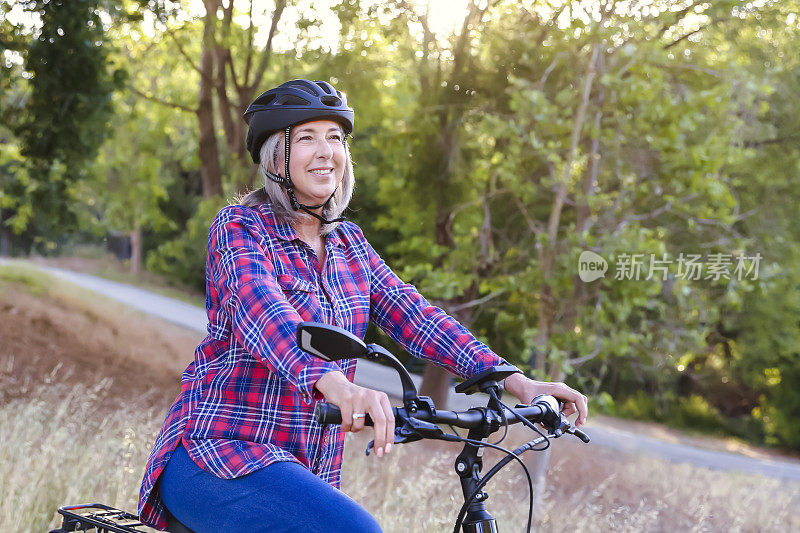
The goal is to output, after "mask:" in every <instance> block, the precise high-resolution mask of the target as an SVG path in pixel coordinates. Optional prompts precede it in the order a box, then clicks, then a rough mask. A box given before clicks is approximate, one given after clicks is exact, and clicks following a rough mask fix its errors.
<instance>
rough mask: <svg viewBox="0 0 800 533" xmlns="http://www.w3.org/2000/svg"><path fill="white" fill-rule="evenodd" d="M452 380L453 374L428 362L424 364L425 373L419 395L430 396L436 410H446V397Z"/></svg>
mask: <svg viewBox="0 0 800 533" xmlns="http://www.w3.org/2000/svg"><path fill="white" fill-rule="evenodd" d="M452 380H453V374H452V373H450V371H449V370H447V369H445V368H442V367H440V366H439V365H435V364H433V363H431V362H430V361H429V362H427V363H426V365H425V372H424V373H423V374H422V385H421V386H420V389H419V393H420V395H422V396H430V397H431V399H432V400H433V403H434V404H435V405H436V407H437V408H439V409H447V396H448V394H449V392H450V382H451V381H452Z"/></svg>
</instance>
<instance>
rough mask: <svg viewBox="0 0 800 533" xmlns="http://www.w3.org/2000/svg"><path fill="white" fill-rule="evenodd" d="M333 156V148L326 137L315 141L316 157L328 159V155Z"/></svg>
mask: <svg viewBox="0 0 800 533" xmlns="http://www.w3.org/2000/svg"><path fill="white" fill-rule="evenodd" d="M332 156H333V148H332V147H331V145H330V143H329V142H328V141H327V139H321V140H318V141H317V157H324V158H325V159H328V158H329V157H332Z"/></svg>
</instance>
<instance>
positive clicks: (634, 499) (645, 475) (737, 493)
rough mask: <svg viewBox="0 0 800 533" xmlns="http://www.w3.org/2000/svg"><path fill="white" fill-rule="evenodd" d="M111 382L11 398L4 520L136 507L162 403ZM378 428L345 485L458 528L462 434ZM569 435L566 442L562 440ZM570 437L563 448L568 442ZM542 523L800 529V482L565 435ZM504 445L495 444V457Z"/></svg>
mask: <svg viewBox="0 0 800 533" xmlns="http://www.w3.org/2000/svg"><path fill="white" fill-rule="evenodd" d="M112 391H113V386H112V384H111V383H110V382H108V381H105V382H100V383H97V384H94V385H92V386H80V385H71V386H66V385H61V384H58V383H42V384H40V385H39V386H38V387H35V388H33V389H32V390H30V391H29V392H30V393H29V394H27V395H26V397H24V398H19V397H18V398H16V399H12V400H11V401H9V402H8V403H6V404H4V405H2V406H0V449H2V450H3V461H2V463H0V487H3V498H2V500H0V530H2V531H14V532H37V533H38V532H42V531H47V530H48V528H51V527H54V526H56V525H57V523H58V520H57V519H56V516H55V509H56V508H57V507H58V506H59V505H63V504H67V503H82V502H103V503H108V504H110V505H114V506H117V507H120V508H123V509H126V510H134V509H135V507H136V498H137V490H138V486H139V482H140V479H141V473H142V467H143V465H144V462H145V460H146V458H147V454H148V452H149V450H150V446H151V445H152V440H153V437H154V433H155V431H156V430H157V429H158V427H159V424H160V423H161V417H162V413H161V412H155V411H153V410H151V409H147V408H144V407H143V406H142V405H137V404H135V403H129V404H127V406H126V407H124V408H122V409H118V410H117V411H115V412H114V414H113V415H106V416H102V415H101V416H98V415H97V414H96V413H104V412H107V411H106V409H105V408H104V404H105V402H106V401H107V399H108V398H109V394H110V393H112ZM367 438H368V435H367V434H366V432H365V433H364V434H363V435H357V436H351V437H349V438H348V446H347V451H346V458H345V471H344V474H343V475H344V487H343V489H344V490H345V492H347V493H348V494H350V495H351V496H353V497H354V498H355V499H356V500H358V501H359V502H361V503H362V504H363V505H364V506H365V507H366V508H367V509H368V510H369V511H370V512H371V513H373V514H374V515H375V516H376V517H377V519H378V521H379V522H380V523H381V524H382V525H383V527H384V529H385V530H386V531H387V533H392V532H400V531H406V530H407V529H408V528H409V527H410V528H412V529H415V530H421V531H450V530H451V529H452V524H453V521H454V520H455V515H456V512H457V511H458V508H459V501H460V497H461V496H460V492H459V488H458V483H457V479H456V477H455V474H453V473H452V463H453V460H454V458H455V455H456V454H457V453H458V447H457V446H453V445H438V444H437V445H433V446H427V445H421V444H419V443H415V444H411V445H408V446H399V447H397V448H395V450H394V451H393V452H392V453H391V454H390V455H389V456H387V457H385V458H383V459H375V458H374V457H370V458H366V457H364V456H363V449H364V444H365V443H366V440H367ZM559 445H561V446H559ZM559 448H560V450H559ZM554 449H555V450H556V453H554V457H553V462H552V466H551V474H550V480H549V485H548V489H547V492H546V494H545V495H544V497H543V502H542V504H541V508H540V509H539V510H538V511H537V520H536V530H538V531H565V532H566V531H576V530H582V531H609V530H613V531H798V530H800V513H799V512H798V511H799V510H800V485H798V484H791V483H785V482H780V481H777V480H773V479H768V478H763V477H755V476H744V475H738V474H731V473H724V472H713V471H709V470H705V469H700V468H695V467H690V466H687V465H674V464H670V463H666V462H663V461H660V460H656V459H651V458H644V457H638V456H634V457H625V458H614V457H613V456H612V455H611V454H610V453H609V452H605V451H603V450H595V449H592V448H591V447H589V446H582V445H570V444H567V443H566V442H563V439H562V441H556V442H555V443H554ZM496 457H497V456H496V455H491V456H490V455H489V454H487V460H486V463H487V464H492V463H493V462H494V460H495V459H496ZM526 490H527V486H526V485H525V484H524V483H523V475H522V474H521V472H520V470H519V469H518V467H514V466H511V467H509V468H508V469H507V471H504V472H502V473H501V474H500V476H498V479H497V481H494V482H492V483H491V484H490V486H489V492H490V495H491V497H490V500H489V509H490V510H491V511H492V512H493V513H494V514H495V516H496V517H497V518H498V520H499V523H500V525H501V527H502V531H504V532H515V531H522V529H523V527H524V523H525V516H526V512H527V492H526Z"/></svg>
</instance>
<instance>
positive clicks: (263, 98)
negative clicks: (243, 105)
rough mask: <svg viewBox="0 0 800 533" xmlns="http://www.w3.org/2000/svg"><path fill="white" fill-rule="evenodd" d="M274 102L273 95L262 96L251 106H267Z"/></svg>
mask: <svg viewBox="0 0 800 533" xmlns="http://www.w3.org/2000/svg"><path fill="white" fill-rule="evenodd" d="M273 100H275V95H274V94H263V95H261V96H260V97H259V98H257V99H256V101H255V102H253V105H268V104H270V103H271V102H272V101H273Z"/></svg>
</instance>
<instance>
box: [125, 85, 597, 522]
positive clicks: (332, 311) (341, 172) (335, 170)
mask: <svg viewBox="0 0 800 533" xmlns="http://www.w3.org/2000/svg"><path fill="white" fill-rule="evenodd" d="M245 120H246V121H247V123H248V126H249V131H248V135H247V149H248V151H249V152H250V155H251V156H252V158H253V161H254V162H255V163H257V164H259V168H260V170H261V173H262V174H263V176H264V187H263V188H262V189H259V190H258V191H256V192H254V193H251V194H249V195H248V196H246V197H245V198H244V199H243V200H242V202H241V205H230V206H228V207H226V208H224V209H222V211H220V212H219V214H218V215H217V216H216V217H215V219H214V221H213V223H212V226H211V230H210V232H209V241H208V263H207V271H206V277H207V282H206V290H207V298H206V307H207V310H208V322H209V324H208V336H207V337H206V338H205V340H204V341H203V342H202V343H201V344H200V345H199V346H198V347H197V350H196V351H195V356H194V361H193V362H192V363H191V364H190V365H189V367H188V368H187V369H186V371H185V372H184V374H183V377H182V379H181V393H180V395H179V396H178V398H177V400H176V401H175V403H174V404H173V405H172V407H171V409H170V411H169V413H168V415H167V419H166V421H165V423H164V426H163V427H162V429H161V432H160V433H159V435H158V438H157V440H156V445H155V448H154V450H153V452H152V454H151V456H150V460H149V462H148V464H147V468H146V472H145V477H144V480H143V484H142V489H141V494H140V500H139V512H140V515H141V518H142V520H143V521H144V522H146V523H149V524H151V525H153V526H155V527H158V528H161V529H163V528H164V527H166V526H167V521H168V520H169V519H171V516H170V513H171V515H173V516H174V517H175V518H177V519H178V520H180V521H181V522H182V523H184V524H185V525H186V526H188V527H190V528H191V529H193V530H194V531H197V532H202V531H209V532H216V531H247V532H252V531H303V532H309V531H325V532H336V531H348V532H352V531H380V526H379V525H378V524H377V522H375V520H374V519H373V518H372V517H371V516H370V515H369V513H367V512H366V511H365V510H364V509H363V508H362V507H361V506H359V505H358V504H357V503H356V502H354V501H353V500H351V499H350V498H348V497H347V496H346V495H344V494H343V493H342V492H340V491H339V490H338V487H339V474H340V469H341V462H342V452H343V449H344V433H345V432H347V431H354V432H356V431H360V430H361V429H363V427H364V417H365V415H366V414H369V415H370V416H371V417H372V419H373V421H374V424H375V425H374V432H375V435H374V438H375V450H376V455H377V456H378V457H382V456H383V454H385V453H389V452H390V451H391V447H392V441H393V435H394V420H393V418H392V412H391V406H390V404H389V399H388V397H387V396H386V394H384V393H382V392H378V391H374V390H371V389H368V388H365V387H360V386H358V385H355V384H354V383H352V380H353V376H354V374H355V365H356V363H355V360H345V361H340V362H339V363H331V362H325V361H323V360H321V359H318V358H315V357H311V356H309V355H308V354H305V353H304V352H302V351H300V350H299V348H298V347H297V346H296V340H295V330H296V326H297V324H298V323H299V322H301V321H304V320H313V321H317V322H324V323H328V324H334V325H337V326H340V327H343V328H345V329H347V330H349V331H351V332H353V333H354V334H356V335H358V336H359V337H361V338H363V336H364V333H365V332H366V329H367V324H368V322H370V321H372V322H374V323H375V324H377V325H378V326H379V327H380V328H381V329H383V330H384V331H385V332H386V333H388V334H389V335H390V336H392V337H393V338H394V339H396V340H397V341H398V342H400V343H401V344H402V345H403V346H404V347H405V348H406V349H407V350H408V351H409V352H410V353H412V354H413V355H415V356H419V357H424V358H427V359H430V360H433V361H435V362H437V363H438V364H441V365H444V366H446V367H447V368H449V369H450V370H452V371H453V372H455V373H456V374H458V375H460V376H462V377H468V376H472V375H474V374H477V373H479V372H481V371H483V370H484V369H486V368H488V367H490V366H493V365H498V364H503V363H504V360H503V359H501V358H500V357H499V356H497V355H496V354H494V353H493V352H492V351H491V350H490V349H489V348H488V347H486V346H485V345H483V344H481V343H480V342H478V341H477V340H476V339H475V338H474V337H473V336H472V335H471V334H470V333H469V332H468V331H467V330H466V329H465V328H464V327H463V326H461V325H460V324H459V323H458V322H456V321H455V320H454V319H453V318H451V317H449V316H447V315H446V314H445V313H444V312H443V311H442V310H441V309H438V308H435V307H432V306H430V305H429V304H428V303H427V302H426V301H425V299H424V298H423V297H422V296H420V294H419V293H418V292H417V291H416V289H415V288H414V287H413V286H411V285H407V284H404V283H403V282H402V281H400V279H399V278H397V276H395V274H394V273H393V272H392V271H391V270H390V269H389V267H388V266H387V265H386V264H385V263H384V262H383V260H382V259H381V258H380V257H379V256H378V254H377V253H376V252H375V251H374V250H373V249H372V247H371V246H370V245H369V243H367V241H366V240H365V238H364V235H363V234H362V232H361V230H360V229H359V228H358V226H356V225H355V224H353V223H351V222H342V220H343V219H342V218H340V217H341V214H342V212H343V211H344V209H345V208H346V207H347V204H348V202H349V201H350V197H351V196H352V192H353V185H354V183H353V167H352V163H351V161H350V154H349V150H348V147H347V135H349V134H350V133H351V132H352V131H353V120H354V113H353V110H352V109H350V108H349V107H347V102H346V100H345V97H344V95H343V94H342V93H340V92H339V91H337V90H335V89H334V88H333V87H332V86H331V85H329V84H328V83H325V82H321V81H315V82H312V81H308V80H293V81H290V82H287V83H284V84H283V85H280V86H279V87H277V88H275V89H272V90H270V91H267V92H265V93H264V94H262V95H261V96H259V97H258V98H257V99H256V100H255V101H254V102H253V103H252V104H251V105H250V107H249V108H248V109H247V111H246V112H245ZM505 388H506V390H508V391H509V392H511V393H512V394H514V395H515V396H517V397H518V398H519V399H520V400H521V401H522V402H524V403H528V402H530V401H531V399H532V398H533V397H534V396H536V395H537V394H543V393H545V394H552V395H554V396H556V397H559V398H561V399H562V400H564V401H565V402H567V404H566V405H567V408H566V412H567V414H570V413H572V412H575V411H577V412H578V420H577V425H581V424H583V422H584V421H585V419H586V413H587V406H586V398H585V397H584V396H583V395H581V394H580V393H578V392H577V391H575V390H573V389H571V388H569V387H567V386H566V385H564V384H562V383H542V382H536V381H532V380H530V379H527V378H525V377H524V376H523V375H522V374H515V375H513V376H511V377H509V378H507V379H506V380H505ZM321 400H325V401H327V402H330V403H333V404H335V405H338V406H339V407H340V409H341V411H342V418H343V423H342V425H341V427H322V426H320V425H319V424H317V423H316V421H315V420H314V418H313V411H314V405H315V402H318V401H321Z"/></svg>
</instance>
